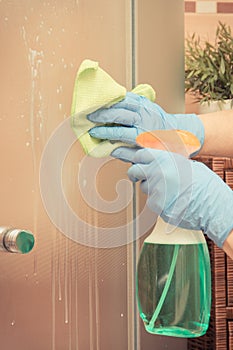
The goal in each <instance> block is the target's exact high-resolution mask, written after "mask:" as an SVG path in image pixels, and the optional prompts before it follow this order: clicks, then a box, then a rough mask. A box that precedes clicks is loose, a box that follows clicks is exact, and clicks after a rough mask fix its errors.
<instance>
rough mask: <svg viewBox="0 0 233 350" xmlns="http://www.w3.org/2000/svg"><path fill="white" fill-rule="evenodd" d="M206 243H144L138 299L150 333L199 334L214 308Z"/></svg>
mask: <svg viewBox="0 0 233 350" xmlns="http://www.w3.org/2000/svg"><path fill="white" fill-rule="evenodd" d="M209 272H210V261H209V253H208V248H207V245H206V243H199V244H157V243H156V244H155V243H145V242H144V245H143V248H142V251H141V255H140V258H139V262H138V268H137V300H138V307H139V312H140V316H141V318H142V320H143V322H144V325H145V328H146V330H147V331H148V332H149V333H153V334H160V335H166V336H173V337H185V338H192V337H199V336H201V335H203V334H205V333H206V331H207V329H208V325H209V317H210V307H211V276H210V273H209Z"/></svg>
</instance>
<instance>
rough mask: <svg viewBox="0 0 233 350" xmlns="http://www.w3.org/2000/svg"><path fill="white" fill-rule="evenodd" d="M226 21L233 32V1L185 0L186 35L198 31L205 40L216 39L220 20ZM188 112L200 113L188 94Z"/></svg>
mask: <svg viewBox="0 0 233 350" xmlns="http://www.w3.org/2000/svg"><path fill="white" fill-rule="evenodd" d="M219 21H221V22H222V23H226V24H227V25H229V26H230V27H231V28H232V33H233V1H227V0H225V1H221V0H220V1H207V0H206V1H204V0H196V1H185V36H186V37H187V36H190V35H192V34H193V33H196V34H198V35H199V36H200V38H202V39H203V40H208V41H212V42H213V41H214V38H215V32H216V28H217V25H218V22H219ZM186 112H187V113H189V112H196V113H198V105H197V104H194V101H193V99H192V98H191V97H190V96H189V95H187V96H186Z"/></svg>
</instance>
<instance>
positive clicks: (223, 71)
mask: <svg viewBox="0 0 233 350" xmlns="http://www.w3.org/2000/svg"><path fill="white" fill-rule="evenodd" d="M220 72H221V73H222V74H224V73H225V63H224V59H223V57H221V63H220Z"/></svg>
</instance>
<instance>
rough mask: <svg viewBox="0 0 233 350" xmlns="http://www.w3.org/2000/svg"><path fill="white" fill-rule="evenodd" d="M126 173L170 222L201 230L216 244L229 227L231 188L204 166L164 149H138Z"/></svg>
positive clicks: (231, 222)
mask: <svg viewBox="0 0 233 350" xmlns="http://www.w3.org/2000/svg"><path fill="white" fill-rule="evenodd" d="M128 161H129V162H131V163H133V165H132V166H131V167H130V168H129V170H128V176H129V178H130V180H132V181H133V182H137V181H140V182H141V184H140V187H141V190H142V192H144V193H145V194H147V195H148V199H147V205H148V207H149V208H150V209H151V210H152V211H154V212H156V213H157V214H158V215H160V216H161V217H162V219H163V220H164V221H166V222H169V223H170V224H172V225H175V226H179V227H183V228H187V229H190V230H202V231H203V232H204V233H206V234H207V235H208V236H209V238H210V239H212V240H213V241H214V242H215V244H216V245H217V246H219V247H222V246H223V243H224V241H225V240H226V238H227V236H228V235H229V233H230V232H231V230H233V219H232V217H233V216H232V213H233V192H232V190H231V189H230V188H229V186H227V185H226V183H225V182H224V181H223V180H222V179H221V178H220V177H219V176H218V175H216V174H215V173H214V172H213V171H211V170H210V169H209V168H208V167H207V166H205V165H204V164H202V163H200V162H196V161H193V160H189V159H186V158H185V157H183V156H180V155H179V154H176V153H171V152H167V151H160V150H152V149H141V150H139V151H137V152H136V153H135V154H134V155H133V156H132V154H130V153H128Z"/></svg>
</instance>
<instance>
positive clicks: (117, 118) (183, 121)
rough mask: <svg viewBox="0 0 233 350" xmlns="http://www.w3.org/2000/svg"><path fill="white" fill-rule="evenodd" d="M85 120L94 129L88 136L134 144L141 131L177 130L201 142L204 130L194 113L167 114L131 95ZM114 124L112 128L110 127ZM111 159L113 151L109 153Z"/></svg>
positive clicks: (146, 101) (144, 100)
mask: <svg viewBox="0 0 233 350" xmlns="http://www.w3.org/2000/svg"><path fill="white" fill-rule="evenodd" d="M87 118H88V119H89V120H90V121H92V122H94V123H104V124H108V125H104V126H97V127H94V128H92V129H91V130H90V131H89V134H90V135H91V136H92V137H95V138H99V139H108V140H112V141H122V142H126V143H129V144H131V145H134V144H135V139H136V137H137V135H139V134H140V133H142V132H144V131H152V130H158V129H159V130H161V129H162V130H170V129H180V130H188V131H190V132H192V133H193V134H194V135H196V136H197V138H198V139H199V140H200V143H201V145H203V142H204V127H203V124H202V121H201V120H200V119H199V118H198V117H197V116H196V115H195V114H169V113H166V112H165V111H164V110H163V109H162V108H161V107H160V106H159V105H157V104H156V103H153V102H151V101H150V100H149V99H147V98H146V97H142V96H139V95H136V94H134V93H132V92H128V93H127V94H126V98H125V99H124V100H122V101H121V102H119V103H116V104H115V105H113V106H112V107H110V108H103V109H99V110H97V111H96V112H94V113H91V114H89V115H88V116H87ZM113 124H114V125H113ZM112 156H115V151H113V152H112Z"/></svg>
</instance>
